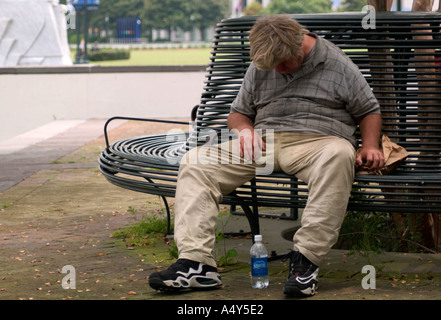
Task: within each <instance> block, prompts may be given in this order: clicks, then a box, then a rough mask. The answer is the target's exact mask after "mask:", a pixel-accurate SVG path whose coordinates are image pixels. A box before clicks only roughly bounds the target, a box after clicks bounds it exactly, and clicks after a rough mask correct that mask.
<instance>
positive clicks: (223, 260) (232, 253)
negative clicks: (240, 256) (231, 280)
mask: <svg viewBox="0 0 441 320" xmlns="http://www.w3.org/2000/svg"><path fill="white" fill-rule="evenodd" d="M224 216H227V219H226V221H225V222H224V221H223V219H222V217H224ZM219 217H220V219H219V220H218V222H217V224H216V229H215V233H216V243H217V244H218V245H219V246H218V249H217V250H216V252H215V259H216V262H217V264H218V266H220V267H225V266H227V265H231V264H235V263H236V262H237V261H236V259H235V257H236V256H237V251H236V249H229V250H227V246H226V244H225V234H224V226H225V225H226V224H227V223H228V220H229V219H230V217H231V216H230V215H229V214H228V213H225V212H220V214H219Z"/></svg>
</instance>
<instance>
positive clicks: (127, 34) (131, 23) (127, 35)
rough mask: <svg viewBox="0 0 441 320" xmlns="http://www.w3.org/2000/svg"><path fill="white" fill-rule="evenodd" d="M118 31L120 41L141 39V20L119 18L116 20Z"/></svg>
mask: <svg viewBox="0 0 441 320" xmlns="http://www.w3.org/2000/svg"><path fill="white" fill-rule="evenodd" d="M116 31H117V37H118V38H119V39H133V40H136V41H137V40H138V39H140V38H141V19H139V18H118V19H116Z"/></svg>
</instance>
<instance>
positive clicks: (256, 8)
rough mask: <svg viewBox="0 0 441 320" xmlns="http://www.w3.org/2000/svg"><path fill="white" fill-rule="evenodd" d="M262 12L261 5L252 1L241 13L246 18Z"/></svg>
mask: <svg viewBox="0 0 441 320" xmlns="http://www.w3.org/2000/svg"><path fill="white" fill-rule="evenodd" d="M262 10H263V6H262V4H261V3H260V2H258V1H253V2H251V3H250V4H249V5H248V6H247V7H246V8H245V11H244V12H243V13H244V15H246V16H254V15H257V14H259V13H261V12H262Z"/></svg>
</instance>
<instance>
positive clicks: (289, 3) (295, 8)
mask: <svg viewBox="0 0 441 320" xmlns="http://www.w3.org/2000/svg"><path fill="white" fill-rule="evenodd" d="M331 11H332V1H330V0H273V1H272V2H271V3H270V4H269V5H268V7H267V8H266V9H265V10H264V13H268V14H282V13H285V14H291V13H321V12H331Z"/></svg>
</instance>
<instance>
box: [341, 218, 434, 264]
mask: <svg viewBox="0 0 441 320" xmlns="http://www.w3.org/2000/svg"><path fill="white" fill-rule="evenodd" d="M404 219H405V225H406V226H407V227H406V230H398V227H397V224H396V223H394V221H393V219H392V216H391V214H389V213H382V212H373V213H372V212H348V213H347V215H346V218H345V220H344V222H343V224H342V227H341V230H340V235H339V238H338V241H337V243H336V245H335V246H334V248H336V249H345V250H353V251H357V252H360V253H362V254H365V255H366V256H368V255H369V252H376V253H379V252H383V251H386V252H422V251H423V252H424V251H428V250H427V249H428V248H425V247H424V246H422V245H421V240H422V239H421V233H420V232H418V230H419V229H418V226H419V224H420V223H421V221H420V219H422V218H421V217H420V216H417V215H415V214H408V215H406V216H405V218H404ZM429 251H430V250H429Z"/></svg>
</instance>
